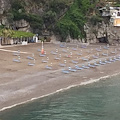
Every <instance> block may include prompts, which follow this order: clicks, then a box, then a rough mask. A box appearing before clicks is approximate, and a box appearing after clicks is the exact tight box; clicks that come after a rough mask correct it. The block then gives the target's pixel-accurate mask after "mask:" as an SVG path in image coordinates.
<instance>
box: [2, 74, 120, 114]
mask: <svg viewBox="0 0 120 120" xmlns="http://www.w3.org/2000/svg"><path fill="white" fill-rule="evenodd" d="M117 75H120V72H119V73H115V74H112V75H106V76H102V77H100V78H96V79H88V80H86V81H84V82H81V83H80V84H74V85H71V86H68V87H66V88H61V89H58V90H56V91H55V92H53V93H49V94H46V95H43V96H39V97H34V98H31V99H29V100H26V101H24V102H21V103H17V104H13V105H11V106H8V107H4V108H2V109H0V112H2V111H5V110H8V109H12V108H14V107H17V106H20V105H22V104H27V103H29V102H32V101H34V100H38V99H41V98H44V97H49V96H50V95H54V94H56V93H59V92H64V91H66V90H69V89H71V88H74V87H80V86H83V85H88V84H93V83H95V82H99V81H100V80H105V79H108V78H111V77H114V76H117Z"/></svg>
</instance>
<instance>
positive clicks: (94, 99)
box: [0, 76, 120, 120]
mask: <svg viewBox="0 0 120 120" xmlns="http://www.w3.org/2000/svg"><path fill="white" fill-rule="evenodd" d="M0 120H120V76H117V77H112V78H109V79H107V80H102V81H100V82H97V83H93V84H89V85H86V86H79V87H75V88H71V89H70V90H67V91H64V92H60V93H56V94H55V95H51V96H48V97H45V98H42V99H39V100H36V101H34V102H31V103H27V104H24V105H20V106H17V107H14V108H12V109H8V110H6V111H3V112H0Z"/></svg>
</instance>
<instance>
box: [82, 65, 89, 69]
mask: <svg viewBox="0 0 120 120" xmlns="http://www.w3.org/2000/svg"><path fill="white" fill-rule="evenodd" d="M82 68H84V69H88V68H90V67H88V66H85V65H82Z"/></svg>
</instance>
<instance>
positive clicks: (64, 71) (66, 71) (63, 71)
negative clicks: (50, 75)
mask: <svg viewBox="0 0 120 120" xmlns="http://www.w3.org/2000/svg"><path fill="white" fill-rule="evenodd" d="M62 73H64V74H68V73H70V72H69V71H68V70H64V69H63V70H62Z"/></svg>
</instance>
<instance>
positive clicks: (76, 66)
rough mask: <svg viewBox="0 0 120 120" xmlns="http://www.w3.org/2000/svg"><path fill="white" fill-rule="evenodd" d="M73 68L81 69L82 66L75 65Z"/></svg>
mask: <svg viewBox="0 0 120 120" xmlns="http://www.w3.org/2000/svg"><path fill="white" fill-rule="evenodd" d="M75 69H77V70H82V69H83V68H82V67H79V66H78V65H75Z"/></svg>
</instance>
